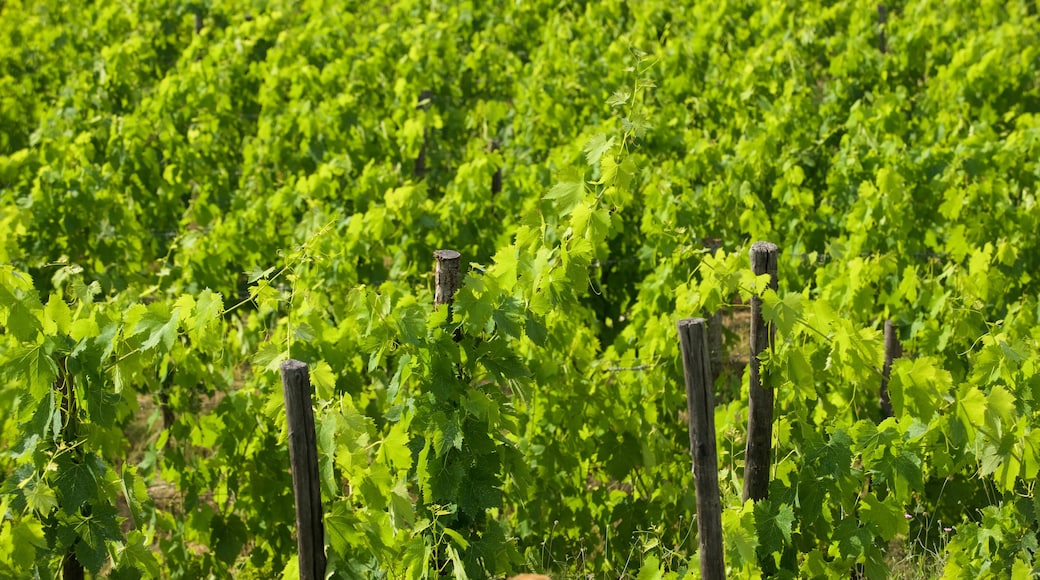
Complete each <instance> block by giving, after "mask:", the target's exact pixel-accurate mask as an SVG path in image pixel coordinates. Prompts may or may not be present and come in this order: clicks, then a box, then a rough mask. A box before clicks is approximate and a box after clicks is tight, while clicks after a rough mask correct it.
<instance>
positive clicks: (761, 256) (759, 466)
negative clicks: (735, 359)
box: [744, 242, 778, 501]
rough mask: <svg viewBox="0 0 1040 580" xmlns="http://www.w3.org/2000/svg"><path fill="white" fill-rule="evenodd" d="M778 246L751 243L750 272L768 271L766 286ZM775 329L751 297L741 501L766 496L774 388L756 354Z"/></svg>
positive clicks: (773, 276)
mask: <svg viewBox="0 0 1040 580" xmlns="http://www.w3.org/2000/svg"><path fill="white" fill-rule="evenodd" d="M777 253H778V250H777V247H776V244H773V243H770V242H755V243H754V244H752V246H751V271H752V272H754V273H755V275H756V276H761V275H762V274H769V287H770V288H772V289H773V290H776V289H777ZM774 332H775V330H774V329H773V327H772V326H771V325H768V324H766V321H765V319H764V318H763V317H762V299H761V298H759V297H758V296H752V297H751V361H750V363H751V365H750V369H749V372H748V375H749V377H750V381H749V383H750V385H749V386H750V389H751V391H750V393H749V408H748V435H747V448H746V450H745V453H744V501H747V500H749V499H751V500H754V501H758V500H760V499H765V498H766V497H768V495H769V468H770V466H771V465H772V453H773V387H772V386H771V385H763V384H762V376H761V361H760V360H759V358H758V357H759V355H760V354H762V352H763V351H765V350H766V348H772V345H773V336H774Z"/></svg>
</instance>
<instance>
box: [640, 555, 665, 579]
mask: <svg viewBox="0 0 1040 580" xmlns="http://www.w3.org/2000/svg"><path fill="white" fill-rule="evenodd" d="M663 578H664V571H662V570H661V561H660V560H658V559H657V557H656V556H654V555H652V554H651V555H649V556H647V557H646V560H644V561H643V565H642V566H640V567H639V575H637V576H636V580H662V579H663Z"/></svg>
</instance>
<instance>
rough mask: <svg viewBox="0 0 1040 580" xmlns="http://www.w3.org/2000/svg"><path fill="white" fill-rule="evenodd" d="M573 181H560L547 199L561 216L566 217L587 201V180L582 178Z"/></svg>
mask: <svg viewBox="0 0 1040 580" xmlns="http://www.w3.org/2000/svg"><path fill="white" fill-rule="evenodd" d="M575 177H577V179H574V180H572V181H560V182H557V183H556V185H553V186H552V188H551V189H550V190H549V193H547V194H546V195H545V199H548V200H551V201H552V202H553V206H554V207H555V208H556V211H557V212H558V213H559V215H560V216H561V217H562V216H566V215H568V214H570V213H571V211H573V210H574V208H575V207H576V206H577V205H578V204H579V203H581V201H582V200H583V199H585V180H584V179H581V178H580V176H575Z"/></svg>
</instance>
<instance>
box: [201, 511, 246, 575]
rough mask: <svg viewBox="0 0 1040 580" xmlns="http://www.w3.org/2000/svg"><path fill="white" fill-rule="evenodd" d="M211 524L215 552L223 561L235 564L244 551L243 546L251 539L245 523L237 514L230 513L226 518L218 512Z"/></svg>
mask: <svg viewBox="0 0 1040 580" xmlns="http://www.w3.org/2000/svg"><path fill="white" fill-rule="evenodd" d="M211 525H212V528H211V529H210V545H211V546H213V553H214V554H215V555H216V556H217V559H219V560H220V561H221V562H224V563H225V564H229V565H230V564H234V562H235V561H236V560H237V559H238V556H239V554H241V552H242V546H244V545H245V543H246V541H247V540H248V539H249V530H248V529H246V525H245V523H244V522H243V521H242V519H241V518H239V517H238V516H237V515H235V514H230V515H229V516H228V517H227V518H226V519H225V518H224V517H222V516H220V515H219V514H218V515H217V516H216V517H214V518H213V520H212V523H211Z"/></svg>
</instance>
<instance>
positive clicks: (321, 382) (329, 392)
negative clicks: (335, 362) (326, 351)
mask: <svg viewBox="0 0 1040 580" xmlns="http://www.w3.org/2000/svg"><path fill="white" fill-rule="evenodd" d="M310 373H311V375H310V376H311V384H313V385H314V390H315V392H316V393H317V395H318V398H319V399H322V400H329V399H331V398H332V397H333V394H334V391H335V389H336V375H335V374H334V373H333V372H332V367H330V366H329V363H327V362H325V361H323V360H320V361H318V362H316V363H314V364H313V365H312V366H311V368H310Z"/></svg>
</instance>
